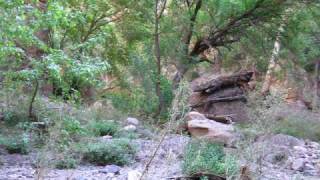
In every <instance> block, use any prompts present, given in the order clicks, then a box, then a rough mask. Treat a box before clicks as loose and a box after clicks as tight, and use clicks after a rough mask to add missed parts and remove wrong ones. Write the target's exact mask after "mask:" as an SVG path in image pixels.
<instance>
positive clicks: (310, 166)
mask: <svg viewBox="0 0 320 180" xmlns="http://www.w3.org/2000/svg"><path fill="white" fill-rule="evenodd" d="M304 169H305V170H314V169H315V168H314V166H313V165H311V164H309V163H306V164H305V165H304Z"/></svg>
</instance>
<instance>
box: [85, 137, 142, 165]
mask: <svg viewBox="0 0 320 180" xmlns="http://www.w3.org/2000/svg"><path fill="white" fill-rule="evenodd" d="M82 151H84V152H83V159H84V160H85V161H87V162H90V163H92V164H96V165H106V164H116V165H119V166H122V165H125V164H128V163H130V162H131V161H132V160H133V158H134V154H135V153H136V148H135V146H133V145H132V144H130V142H129V140H128V139H113V140H110V141H107V142H96V143H89V144H87V145H86V147H84V148H82Z"/></svg>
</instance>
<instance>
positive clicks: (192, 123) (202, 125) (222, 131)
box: [186, 112, 236, 145]
mask: <svg viewBox="0 0 320 180" xmlns="http://www.w3.org/2000/svg"><path fill="white" fill-rule="evenodd" d="M186 117H187V120H188V122H187V128H188V131H189V132H190V134H191V135H192V136H194V137H197V138H201V139H206V140H209V141H212V142H218V143H223V144H226V145H232V144H233V142H234V141H235V139H236V136H235V132H234V128H233V126H232V125H230V124H223V123H219V122H216V121H213V120H210V119H207V118H206V117H205V116H204V115H203V114H200V113H198V112H190V113H189V114H188V115H187V116H186Z"/></svg>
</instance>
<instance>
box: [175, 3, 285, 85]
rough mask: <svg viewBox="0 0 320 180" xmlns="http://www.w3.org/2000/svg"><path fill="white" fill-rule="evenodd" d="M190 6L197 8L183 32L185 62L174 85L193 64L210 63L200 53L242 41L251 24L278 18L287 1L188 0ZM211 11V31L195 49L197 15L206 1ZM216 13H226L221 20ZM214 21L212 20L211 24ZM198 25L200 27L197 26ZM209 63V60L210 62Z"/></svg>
mask: <svg viewBox="0 0 320 180" xmlns="http://www.w3.org/2000/svg"><path fill="white" fill-rule="evenodd" d="M185 2H186V4H187V7H188V8H189V10H190V8H192V7H194V9H193V10H194V11H193V13H192V14H191V15H190V20H189V23H190V26H189V28H188V29H187V31H186V33H184V34H185V35H183V37H185V38H182V42H183V43H184V44H185V50H184V52H185V56H184V58H186V59H187V60H186V61H181V62H186V63H181V62H180V63H177V74H176V76H175V78H174V86H175V87H176V86H177V84H179V82H180V80H181V78H182V77H183V76H184V74H185V73H186V72H187V71H188V69H189V67H190V66H191V65H193V64H198V63H201V62H208V61H209V60H208V59H206V58H203V56H201V55H202V54H203V52H204V51H205V50H207V49H209V48H216V49H218V48H219V47H228V46H229V45H230V44H233V43H235V42H239V41H240V39H241V37H242V35H243V34H244V33H245V31H246V30H248V29H249V28H250V27H254V26H256V25H258V24H261V23H264V22H268V21H271V20H272V18H273V17H277V16H278V15H279V13H281V11H282V7H283V5H284V1H273V0H255V1H233V2H231V1H208V2H202V1H201V0H197V1H192V2H190V1H185ZM204 3H207V4H206V6H208V7H210V8H212V9H210V8H208V9H209V10H210V11H204V12H203V13H207V16H209V17H211V18H208V19H210V21H211V22H207V21H206V22H207V23H208V24H206V25H205V26H206V27H207V29H209V33H206V34H202V35H201V36H200V37H198V38H197V40H196V41H195V43H194V45H193V47H192V48H190V47H189V46H190V45H191V44H190V41H191V39H192V36H193V33H192V32H193V31H194V26H195V24H196V23H197V22H196V18H197V16H198V14H199V12H202V11H200V10H201V7H203V4H204ZM212 12H213V13H216V14H218V13H221V12H224V14H223V15H220V18H219V20H214V19H213V18H215V16H214V14H212ZM212 22H213V23H212ZM197 28H199V27H197ZM209 62H210V61H209Z"/></svg>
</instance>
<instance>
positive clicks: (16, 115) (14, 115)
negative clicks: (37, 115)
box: [3, 111, 30, 127]
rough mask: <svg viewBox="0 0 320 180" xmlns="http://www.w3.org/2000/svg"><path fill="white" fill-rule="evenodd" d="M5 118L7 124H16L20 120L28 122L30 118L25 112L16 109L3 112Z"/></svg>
mask: <svg viewBox="0 0 320 180" xmlns="http://www.w3.org/2000/svg"><path fill="white" fill-rule="evenodd" d="M3 120H4V122H5V124H6V125H7V126H11V127H12V126H15V125H17V124H19V123H20V122H27V121H29V120H30V119H29V118H28V116H27V115H26V114H24V113H20V112H16V111H6V112H4V113H3Z"/></svg>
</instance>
